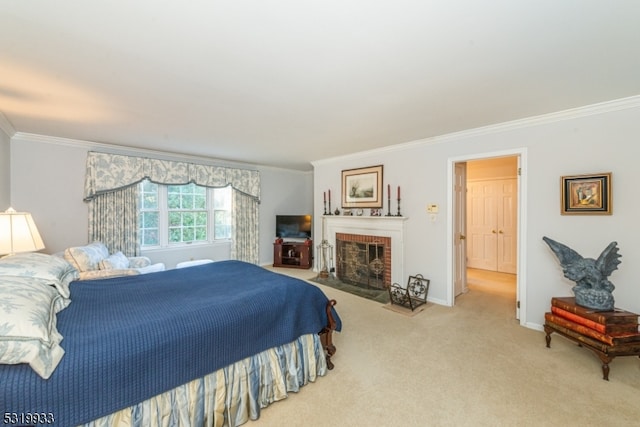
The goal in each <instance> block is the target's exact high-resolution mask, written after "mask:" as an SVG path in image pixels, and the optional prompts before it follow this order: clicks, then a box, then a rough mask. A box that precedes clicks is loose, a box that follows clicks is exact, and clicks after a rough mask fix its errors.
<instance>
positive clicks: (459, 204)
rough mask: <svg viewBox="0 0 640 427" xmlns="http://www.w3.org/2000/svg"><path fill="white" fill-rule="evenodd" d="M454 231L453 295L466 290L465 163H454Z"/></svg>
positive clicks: (455, 295)
mask: <svg viewBox="0 0 640 427" xmlns="http://www.w3.org/2000/svg"><path fill="white" fill-rule="evenodd" d="M454 180H455V181H454V184H453V185H454V188H453V191H454V203H455V206H454V209H453V210H454V233H453V250H454V263H455V266H454V277H453V283H454V285H453V296H454V297H457V296H458V295H460V294H462V293H464V292H466V291H467V262H466V258H467V244H466V242H467V241H466V228H467V213H466V211H467V210H466V204H467V197H466V191H465V187H466V181H467V165H466V163H456V164H455V176H454Z"/></svg>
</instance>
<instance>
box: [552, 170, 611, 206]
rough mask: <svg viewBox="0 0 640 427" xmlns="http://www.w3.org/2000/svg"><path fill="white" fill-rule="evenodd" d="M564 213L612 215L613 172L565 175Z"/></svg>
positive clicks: (563, 178) (562, 204)
mask: <svg viewBox="0 0 640 427" xmlns="http://www.w3.org/2000/svg"><path fill="white" fill-rule="evenodd" d="M560 181H561V193H562V200H561V209H560V213H561V214H562V215H611V213H612V211H613V210H612V205H611V172H606V173H599V174H591V175H573V176H563V177H561V178H560Z"/></svg>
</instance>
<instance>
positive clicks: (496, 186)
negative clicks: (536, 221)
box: [467, 178, 518, 274]
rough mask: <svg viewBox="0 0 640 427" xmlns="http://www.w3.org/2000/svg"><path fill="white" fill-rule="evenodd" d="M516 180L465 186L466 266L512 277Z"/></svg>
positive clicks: (515, 223)
mask: <svg viewBox="0 0 640 427" xmlns="http://www.w3.org/2000/svg"><path fill="white" fill-rule="evenodd" d="M517 185H518V184H517V180H516V179H515V178H509V179H496V180H483V181H474V182H469V183H467V208H468V212H469V215H468V217H467V221H468V222H467V233H468V236H469V239H468V240H469V243H468V245H467V250H468V260H467V266H468V267H471V268H479V269H483V270H491V271H499V272H503V273H512V274H515V273H516V263H517V239H516V236H517Z"/></svg>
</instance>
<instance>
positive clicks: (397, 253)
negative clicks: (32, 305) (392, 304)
mask: <svg viewBox="0 0 640 427" xmlns="http://www.w3.org/2000/svg"><path fill="white" fill-rule="evenodd" d="M407 219H408V218H407V217H402V216H400V217H398V216H338V215H324V216H323V217H322V240H326V241H327V243H329V244H330V245H331V246H333V250H334V251H335V248H336V233H346V234H361V235H365V236H380V237H390V238H391V283H398V284H400V285H402V286H404V282H405V279H404V224H405V221H406V220H407ZM334 257H335V254H334Z"/></svg>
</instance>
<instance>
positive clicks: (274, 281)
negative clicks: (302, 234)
mask: <svg viewBox="0 0 640 427" xmlns="http://www.w3.org/2000/svg"><path fill="white" fill-rule="evenodd" d="M30 255H31V256H33V255H40V254H30ZM17 256H18V255H16V257H17ZM43 256H45V255H43ZM47 257H48V256H47ZM0 261H2V260H0ZM49 261H50V259H49V258H47V262H49ZM56 262H58V261H56ZM60 265H62V264H60ZM65 268H66V267H65ZM8 273H12V274H13V272H12V271H11V270H10V269H7V268H3V266H2V263H1V262H0V279H1V280H2V281H1V282H0V288H5V291H7V289H8V286H20V288H19V289H23V287H24V286H25V285H24V283H25V282H27V281H30V282H29V283H31V284H32V285H33V283H34V282H35V285H33V286H35V287H37V289H38V290H39V291H40V290H41V288H45V287H46V288H49V289H47V290H46V292H47V293H48V294H47V295H49V294H52V293H53V294H55V296H54V297H53V298H52V299H53V301H50V313H53V314H54V315H53V316H52V320H51V321H50V324H49V325H48V327H49V328H50V330H49V333H50V335H51V336H50V337H48V341H47V340H44V341H43V339H42V338H41V339H39V342H38V345H39V346H40V347H46V350H47V351H49V352H50V353H51V352H52V353H56V351H57V352H58V353H59V352H60V350H61V351H62V352H63V355H62V356H61V357H60V358H59V360H58V361H57V362H56V361H55V356H50V355H45V356H44V357H41V359H42V360H40V361H39V362H38V363H39V364H38V363H32V362H26V361H23V363H12V362H6V361H4V363H3V364H0V378H1V381H0V407H2V408H3V410H4V411H7V412H6V413H5V414H3V415H4V417H5V418H4V420H3V421H5V423H6V422H7V421H8V422H9V423H10V424H14V425H15V424H40V425H48V424H49V425H50V424H55V425H56V426H76V425H89V426H114V425H140V426H148V425H158V426H164V425H167V426H169V425H181V426H185V425H186V426H189V425H193V426H196V425H197V426H200V425H210V426H223V425H230V426H235V425H240V424H243V423H244V422H246V421H247V420H249V419H256V418H258V417H259V415H260V409H261V408H264V407H266V406H267V405H268V404H270V403H272V402H275V401H277V400H281V399H283V398H285V397H286V396H287V393H288V392H290V391H297V390H298V389H299V388H300V387H301V386H303V385H305V384H307V383H309V382H313V381H315V379H316V378H317V377H318V376H322V375H324V374H325V373H326V372H327V370H328V369H331V368H332V367H333V365H332V362H331V356H332V355H333V354H334V353H335V346H334V345H333V342H332V332H333V331H334V330H338V331H340V330H341V320H340V318H339V316H338V315H337V313H336V311H335V309H334V305H335V301H334V300H329V299H328V298H327V296H326V295H325V294H324V293H323V292H322V291H321V290H320V289H319V288H317V287H316V286H314V285H311V284H309V283H308V282H305V281H302V280H299V279H294V278H291V277H288V276H284V275H281V274H277V273H274V272H271V271H268V270H266V269H264V268H262V267H259V266H255V265H253V264H248V263H244V262H241V261H220V262H215V263H210V264H205V265H199V266H193V267H188V268H183V269H179V270H178V269H176V270H168V271H164V272H156V273H149V274H141V275H136V276H126V277H116V278H108V279H102V280H88V281H71V280H69V275H71V276H70V277H71V278H73V277H74V276H73V275H72V274H71V273H70V272H68V271H66V270H65V272H64V274H65V275H66V277H65V278H64V279H60V277H58V282H57V283H54V282H55V281H54V280H51V279H50V280H47V279H46V278H42V277H29V278H26V277H16V276H12V275H11V274H8ZM57 276H60V274H58V275H57ZM27 279H28V280H27ZM65 282H66V283H65ZM16 283H17V284H16ZM51 290H53V292H52V291H51ZM9 292H12V291H9ZM13 294H15V292H13ZM25 295H26V294H25ZM8 298H9V299H10V297H8ZM8 298H5V300H6V299H8ZM1 309H2V301H1V300H0V313H1V312H2V311H1ZM5 309H6V307H5ZM3 321H4V319H2V320H0V332H1V331H2V330H3V326H2V323H3ZM51 323H52V324H51ZM5 329H6V328H5ZM56 332H58V333H59V337H57V336H56ZM43 342H44V343H45V344H46V345H43ZM3 352H4V353H5V355H6V354H7V343H6V342H4V341H2V339H1V338H0V354H2V353H3ZM47 357H49V359H47ZM51 365H55V366H51ZM47 375H48V378H45V377H47ZM7 414H9V415H7ZM7 417H9V418H7Z"/></svg>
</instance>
